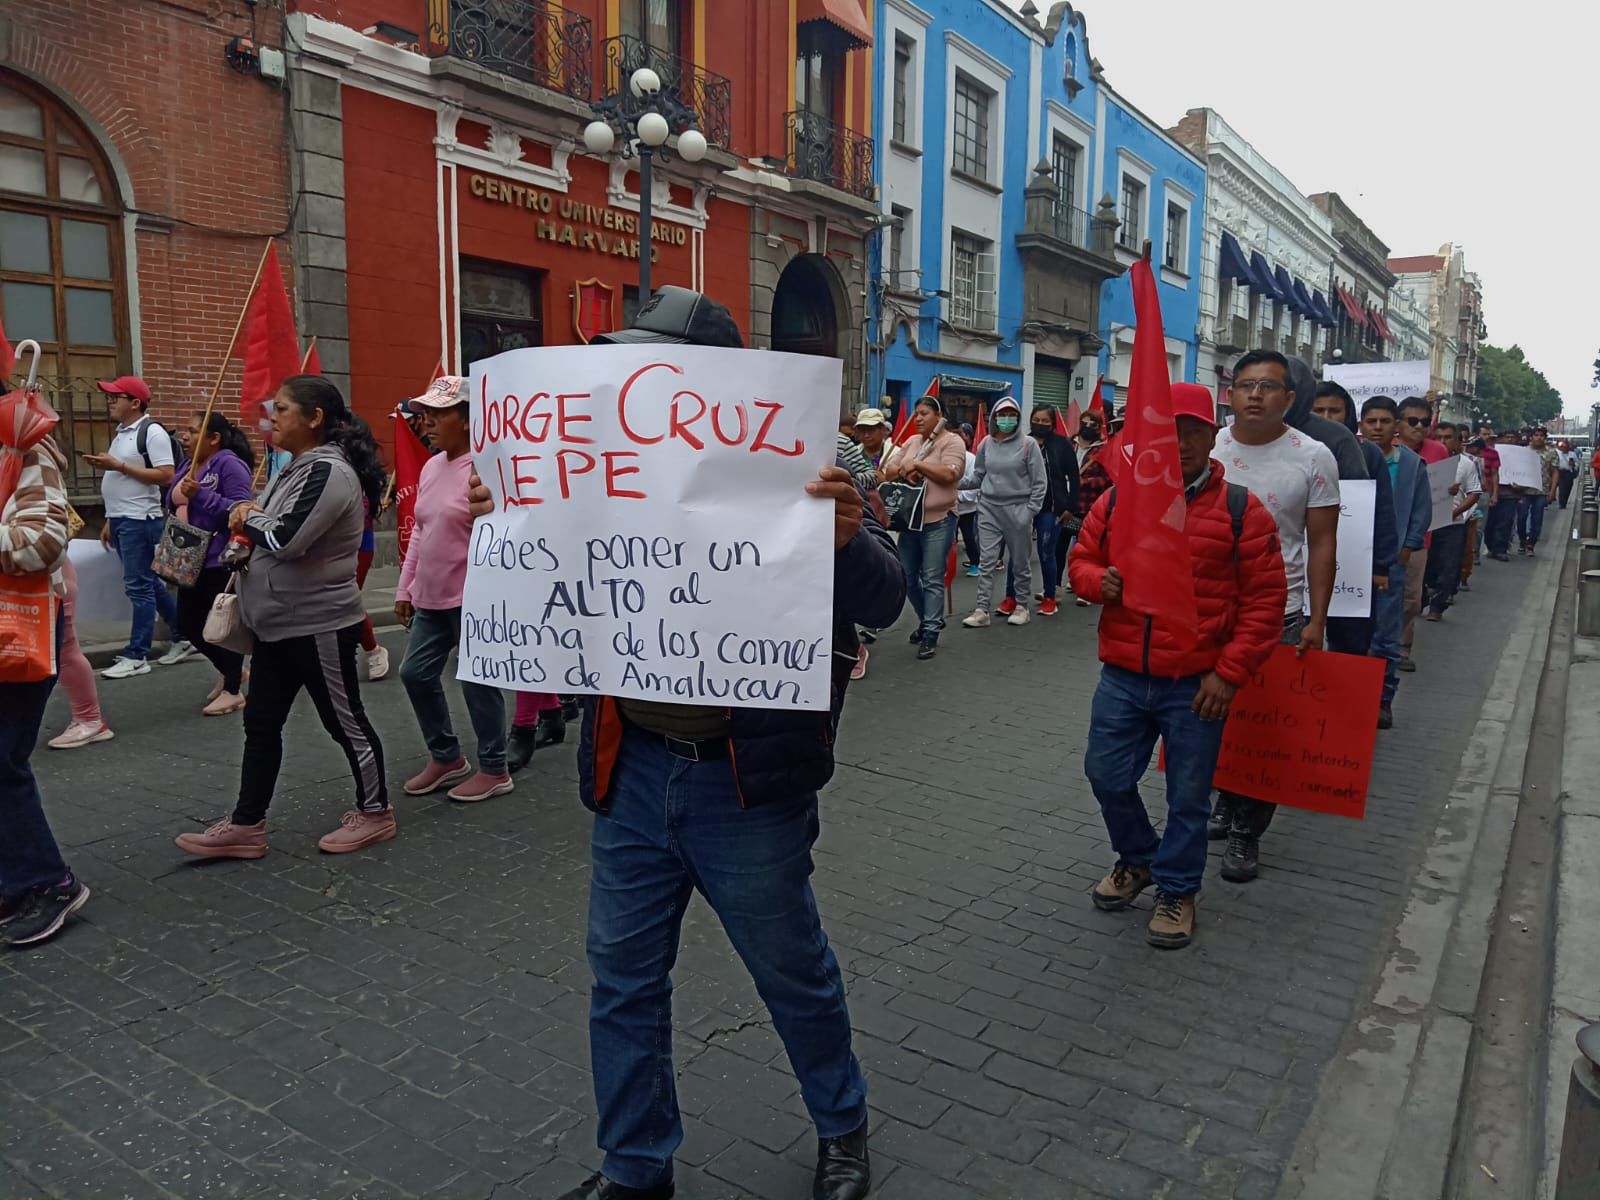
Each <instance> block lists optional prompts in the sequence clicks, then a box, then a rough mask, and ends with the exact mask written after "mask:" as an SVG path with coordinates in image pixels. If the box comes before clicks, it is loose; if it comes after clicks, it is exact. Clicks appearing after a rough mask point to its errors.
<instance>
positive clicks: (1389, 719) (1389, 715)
mask: <svg viewBox="0 0 1600 1200" xmlns="http://www.w3.org/2000/svg"><path fill="white" fill-rule="evenodd" d="M1378 728H1379V729H1392V728H1394V711H1393V710H1392V709H1391V708H1390V707H1389V706H1388V705H1387V704H1380V705H1378Z"/></svg>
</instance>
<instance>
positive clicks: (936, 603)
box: [897, 513, 956, 640]
mask: <svg viewBox="0 0 1600 1200" xmlns="http://www.w3.org/2000/svg"><path fill="white" fill-rule="evenodd" d="M897 536H898V538H899V545H900V569H901V570H902V571H904V572H905V576H906V603H907V604H909V605H911V611H912V612H913V613H915V614H916V616H917V619H918V622H919V625H918V627H919V628H920V629H921V630H922V636H923V637H925V638H933V639H935V640H937V639H938V637H939V634H940V633H941V632H942V631H943V629H944V566H945V562H946V560H947V559H949V557H950V542H951V539H952V538H954V537H955V536H956V514H955V513H951V514H950V515H949V516H948V517H945V518H944V519H943V520H941V521H937V522H935V523H933V524H931V525H927V526H924V527H923V530H922V532H921V533H902V534H898V535H897Z"/></svg>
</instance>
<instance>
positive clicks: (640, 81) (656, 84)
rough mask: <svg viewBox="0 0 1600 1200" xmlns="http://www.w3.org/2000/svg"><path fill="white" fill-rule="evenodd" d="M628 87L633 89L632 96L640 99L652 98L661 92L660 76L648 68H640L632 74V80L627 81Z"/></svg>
mask: <svg viewBox="0 0 1600 1200" xmlns="http://www.w3.org/2000/svg"><path fill="white" fill-rule="evenodd" d="M628 86H629V87H630V88H632V89H633V94H634V95H635V96H638V97H640V98H643V97H645V96H654V95H655V94H656V93H657V92H659V91H660V90H661V76H659V75H657V74H656V73H655V72H654V71H652V70H651V69H650V68H649V67H640V68H639V69H638V70H637V71H635V72H634V73H633V78H632V79H630V80H629V81H628Z"/></svg>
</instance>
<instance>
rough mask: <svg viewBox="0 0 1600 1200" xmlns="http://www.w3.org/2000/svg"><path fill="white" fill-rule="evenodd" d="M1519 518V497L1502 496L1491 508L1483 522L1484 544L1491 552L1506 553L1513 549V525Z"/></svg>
mask: <svg viewBox="0 0 1600 1200" xmlns="http://www.w3.org/2000/svg"><path fill="white" fill-rule="evenodd" d="M1516 519H1517V497H1515V496H1510V495H1507V496H1501V497H1500V499H1499V500H1498V501H1497V502H1496V503H1495V504H1493V505H1491V506H1490V508H1489V516H1488V519H1487V520H1485V521H1484V523H1483V544H1484V545H1485V546H1487V547H1488V548H1489V553H1490V554H1504V553H1505V552H1506V551H1507V550H1509V549H1511V527H1512V525H1513V524H1514V523H1515V522H1516Z"/></svg>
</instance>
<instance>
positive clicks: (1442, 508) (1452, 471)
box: [1428, 458, 1461, 533]
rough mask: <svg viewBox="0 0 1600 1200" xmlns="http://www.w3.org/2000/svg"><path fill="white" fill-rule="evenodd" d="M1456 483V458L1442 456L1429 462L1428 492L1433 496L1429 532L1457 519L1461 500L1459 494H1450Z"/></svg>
mask: <svg viewBox="0 0 1600 1200" xmlns="http://www.w3.org/2000/svg"><path fill="white" fill-rule="evenodd" d="M1455 485H1456V460H1455V459H1454V458H1441V459H1440V460H1439V461H1438V462H1436V463H1429V464H1428V492H1429V494H1430V495H1431V496H1432V497H1433V519H1432V520H1431V521H1429V523H1428V532H1429V533H1432V532H1433V531H1434V530H1435V529H1438V528H1439V527H1440V526H1441V525H1449V524H1450V523H1451V522H1453V521H1454V520H1455V510H1456V505H1457V503H1459V502H1460V500H1461V497H1460V496H1459V495H1455V496H1452V495H1451V494H1450V489H1451V488H1453V487H1455Z"/></svg>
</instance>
